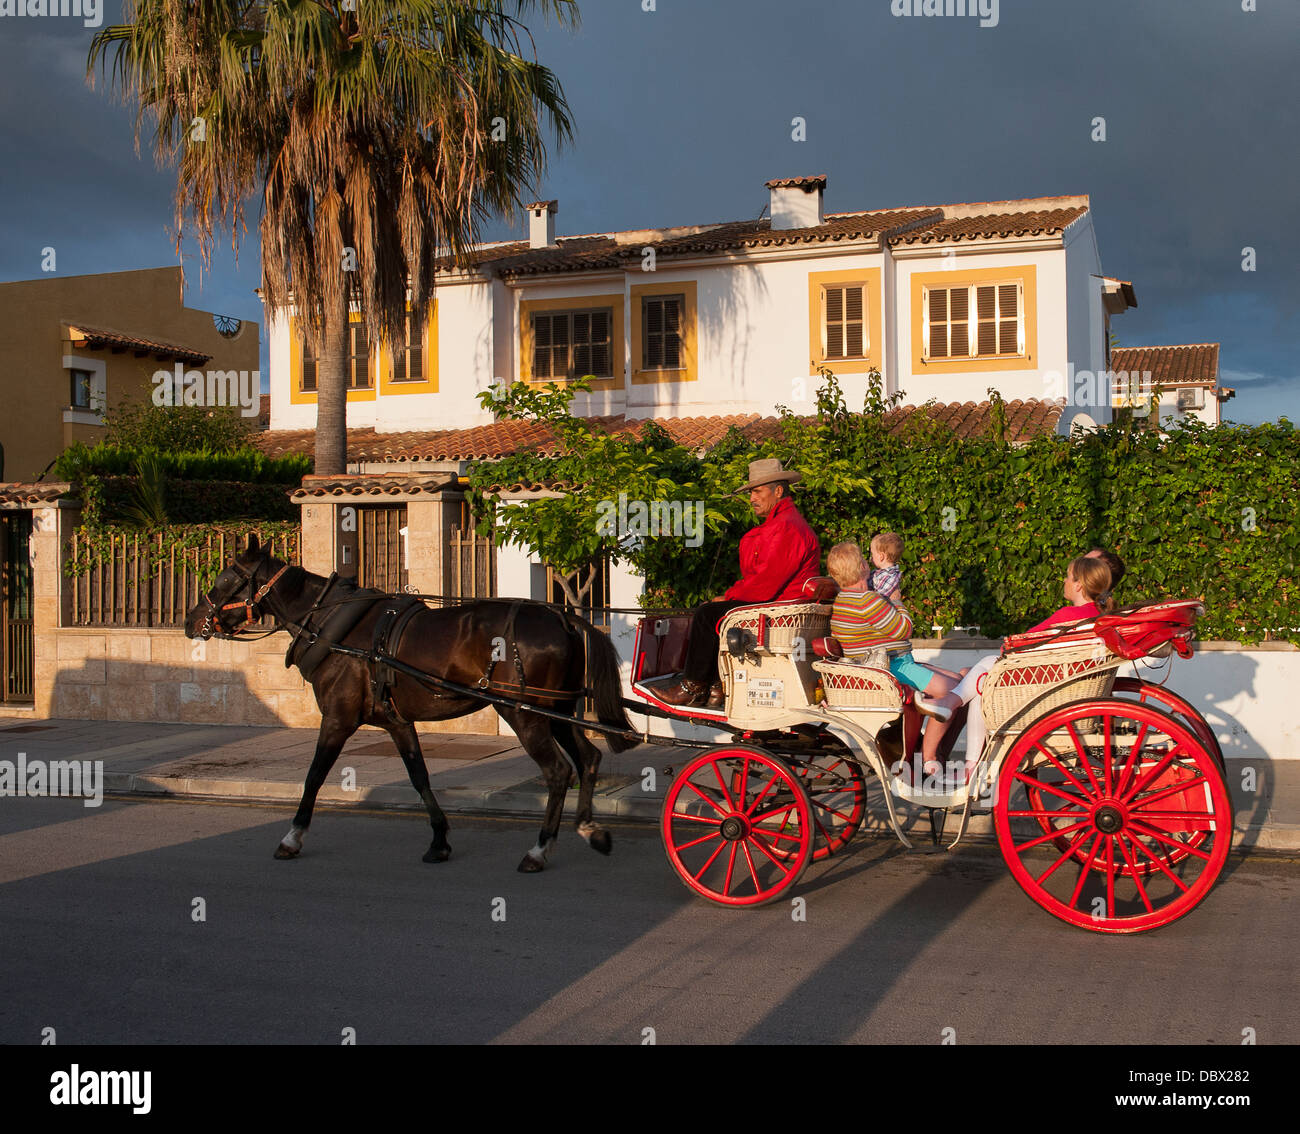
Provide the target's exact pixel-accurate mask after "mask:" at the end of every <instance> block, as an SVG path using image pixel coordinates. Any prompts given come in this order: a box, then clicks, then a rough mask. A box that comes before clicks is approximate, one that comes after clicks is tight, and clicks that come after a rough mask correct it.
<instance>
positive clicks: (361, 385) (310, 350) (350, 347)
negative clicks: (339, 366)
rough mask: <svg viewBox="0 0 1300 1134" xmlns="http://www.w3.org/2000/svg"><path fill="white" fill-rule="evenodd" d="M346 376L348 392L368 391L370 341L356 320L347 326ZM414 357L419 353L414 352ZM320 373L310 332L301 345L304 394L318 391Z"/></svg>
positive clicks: (363, 326)
mask: <svg viewBox="0 0 1300 1134" xmlns="http://www.w3.org/2000/svg"><path fill="white" fill-rule="evenodd" d="M347 352H348V356H347V361H346V367H345V370H344V373H345V374H346V376H347V377H346V381H347V388H348V389H349V390H369V389H370V387H371V385H372V380H371V377H370V339H369V337H368V336H367V335H366V328H365V324H364V323H361V322H360V321H358V320H354V321H353V322H351V323H349V324H348V340H347ZM415 353H416V355H417V356H418V355H419V354H420V351H419V350H418V348H417V350H416V352H415ZM319 377H320V372H319V369H318V367H317V360H316V348H315V346H314V344H313V343H312V337H311V332H310V331H309V332H308V333H307V337H306V338H305V339H304V340H303V343H302V382H301V386H300V388H301V389H302V390H303V391H304V392H305V393H314V392H315V391H316V390H318V389H319V385H318V382H319Z"/></svg>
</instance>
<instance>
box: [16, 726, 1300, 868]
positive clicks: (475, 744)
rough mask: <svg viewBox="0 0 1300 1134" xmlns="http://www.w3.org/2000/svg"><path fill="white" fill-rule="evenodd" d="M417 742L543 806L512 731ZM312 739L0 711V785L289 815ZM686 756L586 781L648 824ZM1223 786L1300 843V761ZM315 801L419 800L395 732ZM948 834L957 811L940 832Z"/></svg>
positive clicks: (880, 817)
mask: <svg viewBox="0 0 1300 1134" xmlns="http://www.w3.org/2000/svg"><path fill="white" fill-rule="evenodd" d="M597 743H598V744H599V743H600V742H599V741H597ZM420 744H421V749H422V751H423V752H424V757H425V764H426V766H427V767H428V769H429V777H430V780H431V782H432V785H433V790H434V793H435V794H436V795H437V797H438V802H439V804H440V805H441V806H442V808H443V809H444V810H445V811H447V812H450V813H453V814H481V815H497V816H500V815H508V816H515V817H521V818H540V817H541V815H542V812H543V809H544V807H545V802H546V785H545V783H544V782H543V780H542V778H541V774H540V770H539V768H538V767H537V765H536V764H535V763H533V761H532V759H531V758H530V757H529V756H528V754H527V753H526V752H525V751H524V750H523V748H521V747H520V746H519V745H518V743H517V742H516V740H515V738H514V737H512V736H487V735H481V734H470V733H452V732H421V733H420ZM315 746H316V730H315V729H304V728H268V727H254V726H230V725H198V724H161V723H154V722H125V721H82V720H34V721H29V722H21V723H15V722H14V721H13V720H12V719H10V720H0V805H3V799H2V797H5V796H9V795H11V794H12V792H13V789H12V788H11V787H4V786H3V785H4V783H5V777H4V772H3V770H4V766H5V765H6V764H10V763H12V764H13V765H14V766H15V768H16V766H17V762H18V760H19V757H20V754H21V755H22V757H23V758H24V759H25V760H26V761H27V764H28V766H29V767H30V766H31V762H32V761H35V760H41V761H45V762H47V763H48V762H52V761H65V760H82V761H84V760H94V761H103V764H102V790H103V792H104V794H105V795H108V796H113V797H139V798H151V799H158V798H176V799H187V800H209V801H216V800H221V801H237V802H245V803H260V804H282V805H283V807H284V809H285V813H286V816H291V815H292V813H293V811H294V810H295V808H296V806H297V802H298V798H299V796H300V795H301V792H302V781H303V777H304V776H305V774H306V771H307V768H308V765H309V764H310V763H311V758H312V754H313V752H314V750H315ZM602 747H603V746H602ZM696 754H697V750H694V749H689V748H677V747H667V746H663V745H658V744H643V745H641V746H640V747H638V748H635V749H633V750H631V751H630V752H624V753H620V754H617V755H610V754H609V753H608V752H606V756H605V759H604V761H603V762H602V766H601V774H600V778H599V780H598V782H597V786H596V794H595V800H594V810H595V814H596V817H597V818H598V819H601V820H605V821H611V820H615V821H619V820H621V821H628V822H647V823H657V822H658V820H659V815H660V811H661V809H662V807H663V798H664V794H665V792H666V790H667V788H668V787H669V786H670V785H671V783H672V776H673V774H674V772H675V771H676V770H678V769H680V768H681V767H683V766H684V765H685V764H686V762H687V761H689V760H690V759H692V757H693V756H695V755H696ZM17 778H18V777H15V780H16V779H17ZM1228 787H1229V790H1230V792H1231V795H1232V800H1233V805H1234V811H1235V819H1234V824H1235V829H1236V833H1235V835H1234V838H1233V845H1234V846H1235V847H1237V848H1239V849H1240V848H1245V847H1249V848H1253V849H1257V850H1261V851H1275V852H1281V853H1287V852H1294V851H1300V760H1276V759H1269V758H1267V757H1263V756H1261V757H1257V758H1253V759H1251V758H1229V760H1228ZM576 800H577V790H576V788H574V789H572V790H570V792H569V797H568V800H567V803H566V808H565V813H566V815H568V816H571V815H572V813H573V810H574V806H575V803H576ZM318 804H319V806H321V807H349V808H361V809H365V810H381V811H412V812H421V811H422V810H423V806H422V804H421V803H420V800H419V798H418V797H417V796H416V794H415V791H414V790H413V789H412V787H411V785H410V781H409V780H408V779H407V777H406V771H405V768H404V767H403V765H402V762H401V760H400V759H399V758H398V756H397V753H396V750H395V749H394V747H393V744H392V741H391V740H390V739H389V738H388V735H387V734H386V733H384V732H382V731H379V730H372V729H363V730H361V731H359V732H357V733H356V735H354V736H353V737H352V738H351V739H350V740H349V741H348V743H347V744H346V745H345V746H344V749H343V752H342V754H341V755H340V756H339V758H338V760H337V762H336V763H335V765H334V769H333V770H332V771H331V773H330V775H329V777H328V779H327V781H326V783H325V785H324V787H323V788H322V789H321V791H320V794H319V796H318ZM897 806H898V807H899V809H900V812H901V813H902V814H903V815H904V816H905V828H906V829H907V830H909V832H910V833H912V834H914V836H915V837H914V838H913V841H914V842H915V843H917V845H918V849H926V845H927V844H928V843H929V841H930V840H929V832H930V826H929V818H928V812H927V811H926V810H925V809H924V808H920V807H914V806H911V805H908V804H904V803H902V802H901V801H898V802H897ZM863 833H864V834H867V835H879V836H885V837H890V838H892V837H893V835H892V832H891V831H890V830H889V827H888V824H887V821H886V809H885V804H884V800H883V795H882V790H881V788H880V785H879V784H878V783H877V782H876V781H875V780H874V779H871V780H869V787H868V797H867V817H866V820H865V822H864V824H863ZM954 833H955V823H954V824H953V825H952V828H951V830H950V832H949V838H951V836H952V834H954ZM967 837H968V838H971V839H976V840H987V839H991V838H992V827H991V824H990V821H989V818H988V816H987V815H986V814H980V813H978V812H977V813H976V814H975V816H974V818H973V819H972V820H971V825H970V830H969V832H968V836H967ZM921 840H924V843H922V841H921Z"/></svg>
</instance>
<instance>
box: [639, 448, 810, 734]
mask: <svg viewBox="0 0 1300 1134" xmlns="http://www.w3.org/2000/svg"><path fill="white" fill-rule="evenodd" d="M801 479H802V474H800V473H798V472H795V471H792V470H787V469H785V468H783V467H782V465H781V462H780V461H779V460H775V459H771V458H769V459H764V460H759V461H750V463H749V480H748V482H747V483H745V484H744V485H742V486H741V488H740V489H738V490H737V491H738V492H748V493H749V503H750V506H751V507H752V508H753V509H754V515H756V516H757V517H758V518H759V520H761V521H762V522H761V523H760V524H759V525H758V527H756V528H751V529H750V530H749V531H747V532H746V533H745V534H744V536H742V537H741V540H740V578H739V579H738V580H737V581H736V582H734V583H732V585H731V586H730V587H728V588H727V589H726V591H725V592H724V593H723V594H722V596H721V597H720V598H717V599H714V600H713V601H712V602H706V603H704V604H702V605H701V606H699V607H697V608H696V610H695V613H694V615H693V616H692V618H691V632H690V642H689V644H688V645H687V648H686V663H685V666H684V668H683V670H682V672H681V674H679V675H678V677H677V679H676V680H675V681H674V682H671V683H670V684H668V685H667V686H666V687H665V688H663V689H662V690H660V692H659V695H660V696H661V697H662V698H663V699H664V700H665V701H667V702H668V703H669V704H670V705H690V706H700V705H703V706H704V707H706V708H709V709H720V708H722V704H723V688H722V682H721V681H720V680H719V679H718V669H717V664H718V632H717V626H718V621H719V619H721V618H722V616H723V615H724V614H726V613H727V612H728V611H729V610H734V609H735V608H736V607H738V606H747V605H749V604H751V603H760V602H776V601H779V600H781V599H793V598H798V597H799V595H800V593H801V591H802V588H803V585H804V582H805V581H806V580H808V579H811V578H813V577H814V576H816V575H817V573H818V570H819V569H820V567H821V545H820V544H819V543H818V541H817V535H816V533H814V532H813V530H812V528H810V527H809V526H808V521H807V520H805V519H804V518H803V516H801V515H800V514H799V510H798V509H797V508H796V507H795V506H794V501H793V500H792V499H791V498H790V487H791V485H794V484H797V483H798V482H799V481H800V480H801Z"/></svg>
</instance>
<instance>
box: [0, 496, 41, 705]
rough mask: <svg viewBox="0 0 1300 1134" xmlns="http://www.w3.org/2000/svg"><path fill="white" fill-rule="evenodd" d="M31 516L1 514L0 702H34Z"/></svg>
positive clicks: (18, 513)
mask: <svg viewBox="0 0 1300 1134" xmlns="http://www.w3.org/2000/svg"><path fill="white" fill-rule="evenodd" d="M31 534H32V514H31V513H30V512H0V701H5V702H23V701H27V702H30V701H31V700H32V699H33V681H32V676H33V670H34V668H35V667H34V665H33V655H34V652H35V651H34V641H33V634H32V560H31V552H30V550H29V549H30V547H31Z"/></svg>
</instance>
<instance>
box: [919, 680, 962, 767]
mask: <svg viewBox="0 0 1300 1134" xmlns="http://www.w3.org/2000/svg"><path fill="white" fill-rule="evenodd" d="M926 668H927V669H932V670H934V676H933V677H932V678H931V679H930V682H929V684H928V685H926V687H925V688H924V689H923V690H922V692H923V693H924V694H925V695H926V697H927V698H928V699H929V700H931V701H936V702H938V703H940V704H943V703H945V702H944V700H943V699H944V698H945V697H948V696H950V695H951V693H952V690H953V689H954V688H955V687H956V684H957V681H958V680H960V678H958V676H957V675H956V674H953V675H951V676H949V675H947V674H946V673H945V672H944V671H943V670H938V669H935V667H934V666H927V667H926ZM959 703H960V702H958V704H959ZM951 707H952V708H954V709H955V708H956V707H957V705H956V704H954V705H952V706H951ZM950 724H952V719H951V718H949V719H948V720H946V721H941V720H939V719H938V718H937V717H931V718H930V719H929V720H927V721H926V722H925V731H924V732H923V733H922V734H921V762H922V767H923V768H924V769H925V771H926V774H927V775H930V774H933V773H934V772H937V771H941V770H942V769H941V767H940V765H939V761H938V751H939V742H940V741H941V740H943V734H944V733H945V732H947V731H948V726H949V725H950Z"/></svg>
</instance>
